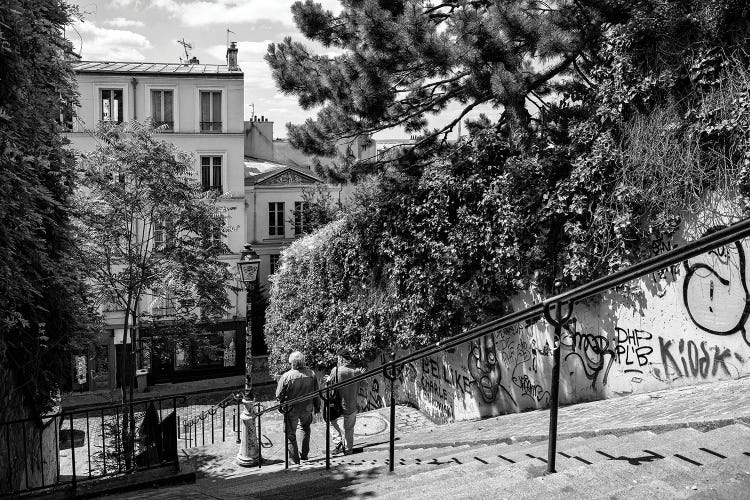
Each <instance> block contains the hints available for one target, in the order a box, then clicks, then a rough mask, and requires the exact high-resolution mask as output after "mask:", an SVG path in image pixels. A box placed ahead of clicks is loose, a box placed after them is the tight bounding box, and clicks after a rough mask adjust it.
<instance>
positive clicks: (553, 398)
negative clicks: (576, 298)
mask: <svg viewBox="0 0 750 500" xmlns="http://www.w3.org/2000/svg"><path fill="white" fill-rule="evenodd" d="M556 285H557V284H556ZM554 306H555V317H554V319H553V318H552V314H551V311H550V309H551V307H552V304H551V303H548V304H545V305H544V317H545V318H546V319H547V322H549V323H550V324H551V325H553V326H554V327H555V338H554V339H553V348H554V349H553V354H552V386H551V388H550V402H549V437H548V445H547V474H553V473H554V472H556V471H555V456H556V455H557V410H558V406H559V394H560V351H561V349H562V327H563V325H564V324H566V323H567V322H568V321H570V318H571V316H572V314H573V303H572V302H569V303H568V310H567V311H566V312H565V315H564V316H563V313H562V306H563V303H562V302H560V301H558V302H555V304H554ZM555 341H556V342H557V346H555V345H554V344H555Z"/></svg>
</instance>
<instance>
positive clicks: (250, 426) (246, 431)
mask: <svg viewBox="0 0 750 500" xmlns="http://www.w3.org/2000/svg"><path fill="white" fill-rule="evenodd" d="M259 267H260V257H258V254H257V253H255V251H254V250H253V248H252V247H251V246H250V244H249V243H246V244H245V248H244V250H243V251H242V253H241V254H240V260H239V262H237V269H238V270H239V273H240V279H241V280H242V282H243V283H244V284H245V286H246V288H247V301H246V306H245V321H246V323H245V324H246V327H245V393H244V394H243V396H242V415H241V416H240V422H241V425H242V427H241V429H240V451H239V452H238V453H237V463H238V464H239V465H241V466H243V467H251V466H254V465H257V460H258V437H257V436H256V435H255V414H254V413H253V405H254V404H255V401H254V400H255V397H254V396H253V380H252V372H253V304H252V298H253V297H252V296H253V292H255V291H256V290H257V287H258V268H259Z"/></svg>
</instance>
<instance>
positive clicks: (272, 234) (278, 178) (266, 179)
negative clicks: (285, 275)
mask: <svg viewBox="0 0 750 500" xmlns="http://www.w3.org/2000/svg"><path fill="white" fill-rule="evenodd" d="M273 124H274V122H273V121H271V120H268V119H267V118H266V117H265V116H260V117H254V118H253V119H252V120H250V121H246V122H245V198H246V203H247V207H248V210H247V212H246V216H247V221H246V222H245V226H246V227H247V241H248V243H250V244H251V245H252V247H253V248H254V249H255V251H256V252H257V253H258V256H259V257H260V269H259V271H258V273H259V281H260V284H261V286H265V287H266V290H268V278H269V276H270V275H272V274H274V273H275V272H276V270H277V269H278V265H279V258H280V255H281V252H282V251H283V250H284V248H286V247H287V246H289V245H290V244H291V243H292V242H293V241H294V240H295V239H297V238H299V237H301V236H302V235H303V234H304V232H305V231H304V229H305V221H304V220H302V219H301V218H300V217H299V214H300V210H299V209H300V208H301V206H302V204H303V203H304V196H303V195H304V191H305V190H306V189H310V188H312V187H313V186H315V185H316V184H318V185H322V184H325V182H324V180H323V179H321V178H319V177H318V176H317V175H316V174H315V173H314V171H313V163H314V161H319V162H321V163H322V164H324V165H325V164H326V163H327V162H331V161H334V159H331V158H317V159H314V158H313V157H311V156H308V155H305V154H303V153H302V152H301V151H299V150H298V149H295V148H293V147H292V146H291V144H290V143H289V141H288V140H286V139H277V138H274V135H273ZM375 150H376V142H375V140H372V139H370V140H365V139H364V138H357V139H356V140H354V141H352V142H351V143H343V142H342V143H341V144H339V151H340V152H341V153H345V152H347V151H348V152H349V153H350V154H352V155H353V156H354V157H355V158H356V159H358V160H365V159H368V158H371V157H373V156H375V154H376V151H375ZM326 189H327V190H328V194H329V196H330V199H331V203H334V204H341V203H344V202H345V201H346V199H347V197H348V196H349V194H350V193H351V190H352V186H351V185H333V184H328V185H326Z"/></svg>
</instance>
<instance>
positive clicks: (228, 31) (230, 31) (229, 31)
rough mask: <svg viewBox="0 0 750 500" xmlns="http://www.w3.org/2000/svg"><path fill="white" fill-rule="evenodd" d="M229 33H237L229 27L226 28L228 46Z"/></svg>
mask: <svg viewBox="0 0 750 500" xmlns="http://www.w3.org/2000/svg"><path fill="white" fill-rule="evenodd" d="M230 33H232V34H233V35H236V34H237V33H235V32H234V31H232V30H230V29H229V28H227V47H229V34H230Z"/></svg>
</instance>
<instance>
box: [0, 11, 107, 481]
mask: <svg viewBox="0 0 750 500" xmlns="http://www.w3.org/2000/svg"><path fill="white" fill-rule="evenodd" d="M70 16H71V11H70V8H69V7H68V6H66V5H65V4H64V3H63V2H61V1H56V0H40V1H38V2H29V1H21V0H8V1H4V2H2V4H0V75H2V77H1V78H0V153H1V154H0V175H2V179H3V182H2V185H0V221H2V222H0V224H1V226H0V235H1V236H0V378H1V379H2V384H0V421H7V420H13V419H20V418H28V417H38V416H40V415H42V414H43V413H44V412H45V411H47V410H49V409H51V407H52V406H53V405H54V404H55V402H56V401H57V400H58V396H59V388H60V384H61V383H62V381H64V380H65V379H66V378H67V377H69V372H68V371H67V370H66V364H65V360H66V358H67V359H69V356H70V351H71V350H77V349H87V346H88V339H90V338H91V336H92V335H93V334H94V333H95V330H96V326H97V325H96V315H95V314H94V311H93V310H92V308H91V307H89V305H88V302H87V289H86V284H85V283H84V282H83V281H82V280H81V278H80V277H81V276H82V273H81V271H80V265H79V264H80V262H79V261H78V259H77V256H76V254H75V251H74V245H73V237H72V231H71V223H70V219H69V213H70V210H71V203H70V197H71V193H72V189H73V184H74V177H75V163H74V158H73V156H72V155H71V154H70V153H69V152H68V151H67V150H66V149H65V139H64V138H63V136H62V135H61V130H62V129H61V127H60V125H59V124H58V120H59V118H60V109H61V106H63V105H64V104H65V103H69V102H74V101H75V99H76V95H75V91H74V85H73V83H72V76H73V75H72V72H71V69H70V66H69V64H68V62H67V60H66V58H65V55H66V54H67V53H69V52H70V51H71V50H72V47H71V46H70V44H69V43H68V41H67V40H66V39H65V38H64V37H63V32H62V30H63V27H64V26H65V25H66V24H67V23H68V22H69V21H70ZM41 429H42V427H41V422H40V425H39V426H38V427H37V426H33V425H30V426H29V427H28V428H27V431H28V434H27V439H28V440H30V441H33V442H38V439H39V433H40V432H41ZM5 445H6V446H7V447H8V453H7V454H6V453H3V456H2V457H0V469H2V470H9V469H10V470H11V471H13V474H12V476H11V477H12V480H11V481H8V480H6V479H5V478H4V479H3V480H2V481H0V494H2V493H3V492H7V491H9V490H8V489H9V488H13V489H15V490H18V489H19V488H20V486H21V481H22V480H23V478H24V477H25V476H26V477H28V478H29V480H30V484H32V485H34V484H37V483H36V481H37V479H38V474H39V473H40V463H39V462H38V461H37V460H30V461H29V462H28V463H26V462H25V461H24V455H23V451H22V450H23V448H22V447H23V445H25V443H22V442H21V433H20V432H15V429H12V430H11V435H10V441H9V442H5ZM7 457H11V459H10V463H7V462H6V459H7Z"/></svg>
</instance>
